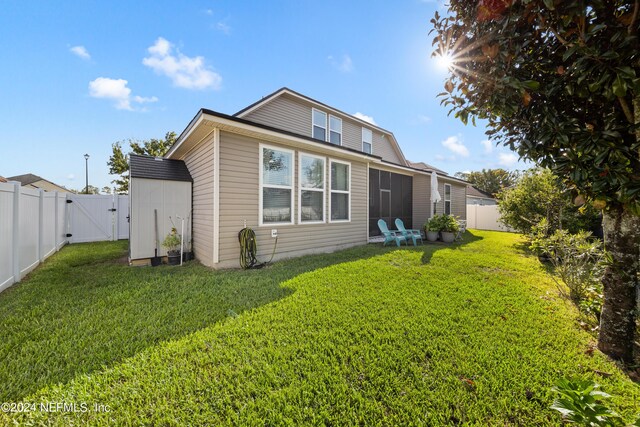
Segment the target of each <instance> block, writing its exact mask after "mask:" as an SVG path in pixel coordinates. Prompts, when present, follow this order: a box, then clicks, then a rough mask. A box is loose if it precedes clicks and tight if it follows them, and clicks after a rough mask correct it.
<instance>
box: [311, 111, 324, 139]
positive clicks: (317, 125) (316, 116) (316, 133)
mask: <svg viewBox="0 0 640 427" xmlns="http://www.w3.org/2000/svg"><path fill="white" fill-rule="evenodd" d="M312 114H313V134H312V136H313V137H314V138H315V139H319V140H322V141H326V140H327V113H325V112H322V111H320V110H316V109H315V108H314V109H313V113H312Z"/></svg>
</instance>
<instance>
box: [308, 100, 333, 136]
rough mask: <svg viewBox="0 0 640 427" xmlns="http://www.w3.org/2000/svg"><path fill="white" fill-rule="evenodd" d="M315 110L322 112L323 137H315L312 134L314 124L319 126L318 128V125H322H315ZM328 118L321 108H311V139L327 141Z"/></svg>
mask: <svg viewBox="0 0 640 427" xmlns="http://www.w3.org/2000/svg"><path fill="white" fill-rule="evenodd" d="M316 111H317V112H318V113H322V114H324V128H323V129H324V139H319V138H316V137H315V136H314V135H313V133H314V132H313V131H314V128H315V127H316V126H317V127H319V128H320V127H322V126H320V125H316V123H315V115H316ZM328 120H329V115H328V114H327V113H326V112H324V111H322V110H318V109H317V108H311V138H313V139H317V140H318V141H324V142H327V138H329V124H328Z"/></svg>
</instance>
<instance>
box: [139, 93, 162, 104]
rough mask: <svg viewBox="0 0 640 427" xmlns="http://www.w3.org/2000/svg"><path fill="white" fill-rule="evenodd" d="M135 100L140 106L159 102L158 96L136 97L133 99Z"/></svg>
mask: <svg viewBox="0 0 640 427" xmlns="http://www.w3.org/2000/svg"><path fill="white" fill-rule="evenodd" d="M133 100H134V101H135V102H137V103H138V104H146V103H149V102H158V97H156V96H150V97H143V96H138V95H136V96H134V97H133Z"/></svg>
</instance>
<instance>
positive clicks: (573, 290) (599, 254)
mask: <svg viewBox="0 0 640 427" xmlns="http://www.w3.org/2000/svg"><path fill="white" fill-rule="evenodd" d="M533 230H534V234H533V235H532V236H531V245H530V248H531V249H532V250H533V251H534V252H535V253H537V254H538V256H540V257H541V258H545V259H546V260H548V261H549V262H550V263H551V264H552V265H553V267H554V273H555V274H556V275H557V276H558V277H559V278H560V281H561V282H562V283H560V281H558V280H556V282H557V283H558V289H560V292H561V293H562V294H563V295H564V296H565V297H567V298H569V299H570V300H571V301H573V302H574V303H575V304H576V305H577V306H578V307H579V308H580V309H581V310H582V311H583V312H585V313H586V314H592V315H594V316H595V317H596V319H598V320H599V319H600V310H601V307H602V284H601V280H602V275H603V273H604V250H603V247H602V242H601V241H600V240H598V239H594V238H592V236H591V233H590V232H585V231H580V232H578V233H575V234H570V233H569V232H567V231H566V230H556V231H555V232H554V233H553V234H551V235H550V236H547V235H546V234H547V232H548V225H547V223H546V221H545V220H542V221H540V223H539V224H537V225H536V226H535V227H534V229H533ZM554 279H555V277H554ZM562 284H564V285H565V286H566V288H568V291H569V292H568V294H567V292H566V288H565V286H562Z"/></svg>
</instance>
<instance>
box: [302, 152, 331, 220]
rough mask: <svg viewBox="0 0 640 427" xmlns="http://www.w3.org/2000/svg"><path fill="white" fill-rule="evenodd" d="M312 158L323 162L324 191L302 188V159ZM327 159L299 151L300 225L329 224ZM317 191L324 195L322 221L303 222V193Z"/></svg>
mask: <svg viewBox="0 0 640 427" xmlns="http://www.w3.org/2000/svg"><path fill="white" fill-rule="evenodd" d="M303 156H304V157H311V158H314V159H318V160H322V189H317V188H306V187H305V188H303V187H302V179H301V178H302V157H303ZM326 176H327V158H326V157H323V156H318V155H317V154H309V153H304V152H301V151H298V224H299V225H309V224H325V223H326V222H327V213H326V211H327V209H326V207H327V206H326V205H327V203H326V202H327V201H326V197H327V195H326V187H327V179H326ZM303 190H304V191H315V192H317V193H322V221H302V191H303Z"/></svg>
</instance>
